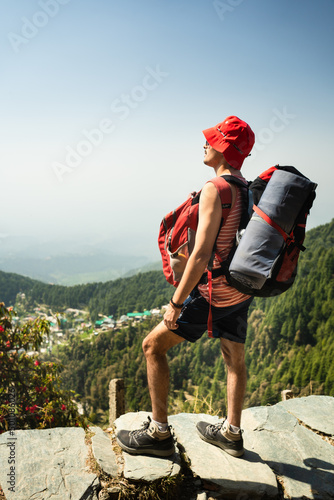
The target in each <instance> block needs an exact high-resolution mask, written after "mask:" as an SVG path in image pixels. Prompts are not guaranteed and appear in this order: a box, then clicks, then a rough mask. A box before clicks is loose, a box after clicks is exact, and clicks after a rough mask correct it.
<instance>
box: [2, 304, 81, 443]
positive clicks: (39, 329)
mask: <svg viewBox="0 0 334 500" xmlns="http://www.w3.org/2000/svg"><path fill="white" fill-rule="evenodd" d="M49 334H50V326H49V323H48V322H47V321H46V320H44V319H36V320H33V321H28V322H26V323H24V324H22V325H20V324H14V323H13V311H12V310H11V309H10V308H8V309H7V308H6V307H5V305H4V304H3V303H0V434H1V433H2V432H5V431H7V430H16V429H45V428H51V427H72V426H81V427H84V428H86V427H87V419H86V418H85V417H84V416H82V415H80V414H79V412H78V408H77V405H76V403H75V402H74V400H73V399H74V397H75V394H74V391H65V390H63V389H62V388H61V377H60V371H61V365H59V364H57V363H51V362H45V361H44V362H43V361H41V360H40V359H39V355H38V354H34V355H32V356H29V355H28V354H27V352H29V350H34V351H36V350H37V349H38V348H39V347H40V345H41V343H42V341H43V336H45V335H47V336H48V337H49Z"/></svg>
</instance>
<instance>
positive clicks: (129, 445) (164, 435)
mask: <svg viewBox="0 0 334 500" xmlns="http://www.w3.org/2000/svg"><path fill="white" fill-rule="evenodd" d="M116 441H117V443H118V444H119V446H120V447H121V448H122V450H124V451H127V452H128V453H133V454H135V455H143V454H147V455H155V456H157V457H168V456H169V455H172V454H173V453H174V451H175V448H174V439H173V436H172V434H171V432H170V427H168V428H167V430H166V431H165V432H161V431H159V428H158V426H157V424H155V423H154V422H152V420H151V418H150V417H148V420H147V421H146V422H143V426H142V428H141V429H138V430H135V431H125V430H121V431H119V432H118V433H117V436H116Z"/></svg>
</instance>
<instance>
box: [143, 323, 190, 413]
mask: <svg viewBox="0 0 334 500" xmlns="http://www.w3.org/2000/svg"><path fill="white" fill-rule="evenodd" d="M183 341H184V339H183V338H182V337H180V336H179V335H176V334H175V333H173V332H171V331H170V330H168V329H167V328H166V327H165V325H164V323H163V322H161V323H160V324H159V325H158V326H156V327H155V328H154V330H152V331H151V333H149V334H148V335H147V337H145V339H144V341H143V351H144V354H145V357H146V364H147V381H148V388H149V391H150V397H151V403H152V417H153V420H156V421H157V422H162V423H163V422H167V399H168V391H169V367H168V363H167V356H166V353H167V351H168V349H170V348H171V347H173V346H174V345H177V344H180V343H181V342H183Z"/></svg>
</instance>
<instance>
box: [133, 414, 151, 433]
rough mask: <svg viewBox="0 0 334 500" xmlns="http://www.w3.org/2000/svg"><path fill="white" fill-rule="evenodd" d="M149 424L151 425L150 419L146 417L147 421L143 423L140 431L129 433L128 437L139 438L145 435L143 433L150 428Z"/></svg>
mask: <svg viewBox="0 0 334 500" xmlns="http://www.w3.org/2000/svg"><path fill="white" fill-rule="evenodd" d="M150 423H151V418H150V417H147V421H146V422H143V424H142V427H141V428H140V429H136V430H135V431H131V432H130V435H131V436H135V437H136V436H141V435H142V434H145V432H146V431H147V429H148V428H149V426H150Z"/></svg>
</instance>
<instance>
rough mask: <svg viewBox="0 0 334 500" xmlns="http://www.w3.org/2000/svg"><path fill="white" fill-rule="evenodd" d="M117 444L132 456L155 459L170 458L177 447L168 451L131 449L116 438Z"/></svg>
mask: <svg viewBox="0 0 334 500" xmlns="http://www.w3.org/2000/svg"><path fill="white" fill-rule="evenodd" d="M116 441H117V444H118V445H119V446H120V447H121V448H122V450H124V451H126V452H127V453H130V454H131V455H154V456H155V457H169V456H170V455H173V453H174V452H175V446H174V445H173V448H169V449H168V450H153V449H149V448H129V447H128V446H126V445H125V444H123V443H121V441H119V440H118V438H116Z"/></svg>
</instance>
